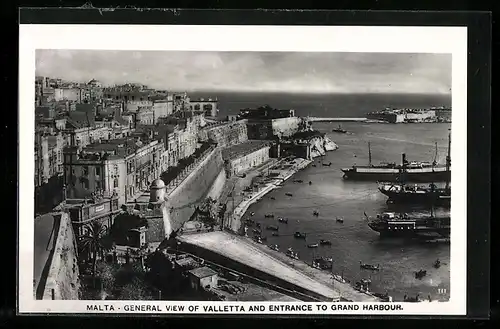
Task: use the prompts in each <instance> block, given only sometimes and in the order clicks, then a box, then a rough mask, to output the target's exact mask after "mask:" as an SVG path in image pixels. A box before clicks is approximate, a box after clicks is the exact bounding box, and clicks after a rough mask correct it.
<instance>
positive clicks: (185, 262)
mask: <svg viewBox="0 0 500 329" xmlns="http://www.w3.org/2000/svg"><path fill="white" fill-rule="evenodd" d="M175 264H177V265H178V266H180V267H191V268H195V267H198V266H199V265H200V264H199V263H198V262H197V261H196V260H195V259H193V258H192V257H185V258H181V259H176V260H175Z"/></svg>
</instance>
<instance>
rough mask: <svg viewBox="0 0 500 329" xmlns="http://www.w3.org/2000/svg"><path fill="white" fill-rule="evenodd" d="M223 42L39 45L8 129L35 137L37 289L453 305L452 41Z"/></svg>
mask: <svg viewBox="0 0 500 329" xmlns="http://www.w3.org/2000/svg"><path fill="white" fill-rule="evenodd" d="M177 28H179V27H177ZM221 28H222V27H221ZM424 32H425V33H427V34H428V31H424ZM424 32H422V35H425V33H424ZM186 33H187V34H188V33H189V32H186ZM207 33H208V34H210V33H211V32H210V31H208V32H207ZM458 35H460V34H458ZM202 37H203V35H202V33H195V32H193V34H192V39H191V41H192V42H193V40H194V42H196V40H197V39H200V38H202ZM364 37H368V36H366V35H365V36H364ZM64 38H65V37H64V36H63V37H62V39H63V40H64ZM220 38H221V41H219V44H222V43H227V44H228V46H227V47H226V48H225V49H221V50H217V49H199V50H193V49H191V48H189V49H184V50H183V49H182V46H179V47H178V49H170V50H169V49H151V48H148V49H141V48H137V49H135V48H134V47H133V45H132V44H130V43H129V44H127V47H125V48H121V49H118V48H115V49H113V48H107V49H99V47H98V46H96V45H97V43H96V44H95V45H94V46H93V44H92V40H91V39H90V38H89V40H91V41H89V43H88V44H89V45H90V46H88V47H86V46H82V47H79V48H72V47H71V42H70V45H69V46H68V47H64V46H63V47H56V46H53V47H50V45H54V44H55V42H54V41H52V42H49V44H48V47H40V48H36V47H35V48H36V49H34V50H33V55H32V57H33V58H34V72H31V74H32V77H31V81H34V85H33V84H31V85H28V87H29V88H32V89H31V92H32V95H30V96H28V97H31V98H28V100H31V101H30V104H27V102H25V104H27V105H26V106H25V107H24V108H23V109H22V111H31V113H29V115H26V118H31V119H30V120H31V123H29V124H28V123H27V122H23V121H21V123H20V124H21V125H23V124H26V126H28V127H32V128H33V129H32V132H31V133H32V134H33V136H34V148H33V150H34V154H32V153H27V155H26V159H28V155H30V154H31V155H30V156H31V159H33V160H34V162H32V164H30V165H29V166H30V167H29V168H32V173H29V172H25V173H24V174H23V176H26V177H25V178H24V180H25V181H26V182H28V180H29V181H31V182H33V181H32V180H31V178H30V177H32V176H30V175H34V176H33V177H34V186H33V189H31V191H33V192H34V195H33V197H34V198H33V200H34V203H33V215H32V217H31V218H33V219H29V218H23V219H21V221H23V222H27V223H28V224H27V225H31V227H32V228H30V231H29V232H33V240H30V239H31V238H30V239H29V240H26V241H27V242H26V245H27V247H26V248H27V249H26V250H29V248H32V251H31V255H28V256H27V257H28V258H27V261H28V260H29V259H31V262H32V265H30V266H26V271H24V270H23V268H21V269H20V272H28V269H29V270H30V271H29V272H31V273H24V274H23V275H25V276H29V275H32V277H33V280H32V281H33V284H32V299H33V301H35V303H36V302H51V301H54V302H56V301H66V300H72V301H76V300H78V301H85V304H84V305H85V306H82V307H81V309H79V311H78V312H101V313H102V312H103V311H115V312H122V311H128V312H139V311H141V312H146V313H148V312H150V313H161V312H164V313H169V311H172V310H173V311H178V310H177V309H175V308H180V310H181V311H182V310H183V308H184V307H186V308H187V307H188V306H183V305H189V304H184V303H185V302H200V303H202V304H200V305H208V306H200V311H203V312H205V313H210V312H217V310H218V309H219V308H220V307H222V306H220V305H224V304H219V303H217V302H239V304H235V305H241V307H243V308H244V307H245V305H247V304H246V302H251V303H260V302H273V303H272V304H270V305H271V306H269V307H270V309H269V308H268V311H270V312H273V313H280V312H283V313H286V312H292V313H293V312H297V311H300V310H302V309H303V305H307V303H311V302H313V303H325V302H326V303H328V304H327V305H328V310H329V311H331V310H334V311H335V309H336V306H335V305H337V304H338V305H339V306H338V308H337V309H338V310H340V311H342V310H349V311H353V310H359V311H360V312H361V310H362V308H361V307H360V306H358V307H357V308H356V307H354V306H355V305H362V304H358V303H375V304H378V305H388V306H381V307H387V309H391V307H392V310H398V309H399V310H402V308H401V306H400V305H405V306H404V307H406V305H410V306H408V307H413V305H418V306H420V305H423V304H426V305H427V304H429V303H432V304H431V305H433V306H430V307H428V308H426V310H427V311H429V310H430V312H438V311H436V309H439V308H440V307H442V308H443V312H452V311H450V310H451V307H448V306H446V305H447V304H449V303H450V296H453V298H456V301H458V302H459V303H462V301H463V300H465V296H462V295H463V294H464V293H465V292H464V288H463V285H464V284H465V283H463V282H462V281H463V280H464V275H465V271H466V268H465V255H464V256H463V258H462V259H461V260H459V259H458V258H457V256H456V255H457V254H458V255H459V256H458V257H460V255H461V250H464V249H463V248H464V245H465V243H466V241H459V240H460V239H463V238H462V237H463V236H464V234H465V233H464V232H465V227H466V219H465V213H462V214H460V213H461V212H463V211H462V208H460V207H461V206H460V204H459V205H457V206H456V208H454V207H455V205H454V206H453V207H452V200H455V195H457V198H459V200H460V201H459V202H463V200H465V197H464V193H465V191H462V192H460V191H458V192H456V191H457V190H456V189H454V190H453V193H452V186H460V187H463V186H464V184H465V183H464V182H460V181H459V180H460V179H462V180H465V177H464V176H463V175H464V174H463V172H464V170H465V162H464V161H465V160H464V159H465V155H464V154H461V155H460V153H463V150H465V138H464V137H463V135H464V134H463V133H461V131H455V129H464V130H465V128H466V127H465V126H464V124H465V121H464V118H465V117H466V108H465V104H464V103H461V104H460V103H459V102H463V98H459V97H461V96H457V98H454V97H455V95H454V93H455V89H456V87H457V86H458V88H460V86H461V83H463V84H464V86H462V87H461V88H465V82H463V81H465V78H464V77H462V76H459V77H458V78H457V77H456V75H457V73H456V72H454V70H455V68H456V66H457V65H456V57H454V56H455V55H452V50H449V51H443V50H441V51H440V50H439V49H443V48H444V47H440V46H439V45H436V46H435V47H434V49H435V50H433V49H432V47H427V48H429V50H427V49H426V48H425V47H422V49H421V50H418V49H417V48H416V47H413V48H412V49H408V48H406V49H403V48H404V45H400V46H401V47H402V50H401V51H397V50H392V49H397V46H394V47H392V49H391V48H388V49H387V50H384V49H383V45H384V43H383V41H381V42H380V45H379V47H378V48H376V49H375V48H373V49H371V50H370V47H374V46H373V44H369V45H366V44H365V45H364V49H365V50H363V46H361V45H363V44H362V42H361V41H356V40H355V39H356V38H353V42H358V45H357V46H354V47H353V49H352V50H349V49H348V48H347V46H346V45H343V46H342V47H340V48H339V50H338V51H335V50H314V49H312V50H311V51H308V48H307V47H305V48H302V47H300V46H299V45H296V49H295V50H292V49H291V48H290V47H284V48H285V49H283V50H278V49H276V48H275V49H269V50H266V49H251V48H250V47H252V45H254V44H257V43H259V40H258V38H257V39H256V40H254V41H252V42H250V44H249V45H247V48H249V49H246V50H245V49H241V48H238V47H237V46H236V47H235V48H237V49H235V50H231V49H230V46H229V45H230V44H231V43H230V42H228V41H227V40H226V41H224V38H225V37H224V36H222V35H220ZM227 38H231V36H229V37H227ZM394 38H398V36H394ZM341 39H342V40H346V39H345V38H341ZM382 39H384V38H382ZM386 39H391V38H390V37H386ZM384 40H385V39H384ZM419 40H422V38H421V39H419ZM94 41H95V40H94ZM285 41H287V40H285ZM285 41H283V42H285ZM157 42H158V41H157ZM289 42H291V41H289ZM317 42H318V43H320V41H317ZM450 42H451V41H450ZM115 43H116V42H115ZM394 43H396V44H397V42H394ZM402 43H404V42H402ZM424 43H426V42H424ZM428 43H429V42H428V41H427V44H428ZM455 43H457V42H455ZM458 43H460V42H458ZM62 44H63V45H64V42H63V43H62ZM111 44H113V43H111ZM266 44H268V43H266ZM158 48H160V47H158ZM436 49H437V50H436ZM460 55H461V54H460ZM462 70H463V72H465V68H463V69H462ZM464 74H465V73H464ZM453 79H458V80H459V82H458V83H457V82H453V83H452V81H455V80H453ZM452 85H453V88H452ZM28 87H27V88H26V89H27V90H29V88H28ZM462 92H463V91H462ZM452 99H453V102H452ZM456 99H458V104H459V105H458V107H459V108H458V109H457V108H456V107H455V104H457V101H456ZM452 103H453V107H452ZM29 106H31V109H30V108H29ZM457 111H460V112H457ZM452 114H453V115H452ZM452 117H453V118H454V119H455V118H457V121H460V122H458V125H457V123H455V120H453V122H452ZM26 121H27V120H26ZM32 125H33V126H32ZM452 125H453V129H452ZM457 127H458V128H457ZM30 129H31V128H30ZM461 135H462V136H461ZM452 137H453V138H452ZM457 143H461V144H457ZM30 152H32V151H31V150H30ZM456 157H457V158H456ZM452 159H453V160H454V162H453V164H454V167H453V170H454V172H455V170H461V174H460V175H462V177H461V176H459V174H454V175H453V176H452V174H451V173H452V166H451V164H452ZM33 160H31V161H33ZM26 161H28V160H26ZM31 166H33V167H31ZM459 166H460V167H459ZM455 168H458V169H455ZM452 177H453V179H452ZM456 177H458V179H455V178H456ZM455 193H457V194H455ZM452 194H453V199H452V197H451V196H452ZM454 202H455V201H454ZM452 208H453V209H455V210H454V213H453V216H451V209H452ZM26 211H27V210H26ZM457 213H458V215H457ZM459 216H462V217H459ZM451 217H453V224H452V223H451V222H452V221H451ZM455 217H456V218H455ZM452 226H453V229H452ZM452 231H453V234H451V232H452ZM21 233H22V229H21ZM30 234H31V233H30ZM455 238H456V239H455ZM20 239H21V238H20ZM20 241H21V240H20ZM28 241H29V243H28ZM20 243H23V245H24V242H22V241H21V242H20ZM28 244H29V245H28ZM455 246H456V248H458V249H455V251H452V249H453V248H455ZM21 249H22V248H21ZM21 251H22V250H21ZM26 252H27V253H28V254H29V252H28V251H26ZM29 257H31V258H29ZM455 262H456V263H455ZM452 264H453V266H452ZM455 264H458V265H455ZM31 266H32V271H31ZM454 266H458V270H455V269H456V267H454ZM453 271H455V272H453ZM454 276H458V279H455V277H454ZM454 281H456V282H460V283H458V284H454ZM20 284H22V283H20ZM455 287H457V288H456V290H454V288H455ZM26 289H27V288H26ZM26 291H27V290H26ZM24 298H31V296H25V297H24ZM111 301H134V302H144V303H143V304H140V303H138V304H130V303H128V304H127V305H125V304H112V303H111ZM165 302H169V304H165ZM304 302H307V303H304ZM332 302H333V303H332ZM345 302H351V303H347V304H345ZM203 303H205V304H203ZM382 303H383V304H382ZM47 305H49V304H47ZM57 305H63V304H57ZM165 305H170V306H165ZM193 305H194V304H193ZM225 305H227V304H225ZM272 305H275V306H272ZM330 305H332V306H330ZM343 305H344V306H343ZM349 305H352V306H349ZM30 307H31V308H32V309H34V308H37V307H35V306H30ZM47 307H48V306H47ZM58 307H59V306H58ZM61 307H62V306H61ZM193 307H194V306H193ZM207 307H208V308H207ZM231 307H236V308H237V307H239V306H231ZM266 307H267V306H266ZM273 307H274V309H272V308H273ZM325 307H326V306H325ZM377 307H378V306H375V308H374V310H377ZM37 309H38V308H37ZM433 309H434V311H433ZM445 309H446V311H445ZM459 309H460V307H459ZM241 310H243V309H241ZM241 310H240V311H241ZM257 310H259V309H257ZM319 310H321V308H319V307H318V309H316V307H314V308H313V309H312V311H313V312H316V311H319ZM371 310H373V309H371ZM412 310H414V309H412ZM231 311H232V310H231ZM244 311H249V310H248V307H247V308H246V309H244ZM250 311H251V306H250ZM427 311H423V312H424V313H425V312H427ZM65 312H69V311H68V310H65Z"/></svg>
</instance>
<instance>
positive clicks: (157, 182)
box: [151, 179, 165, 189]
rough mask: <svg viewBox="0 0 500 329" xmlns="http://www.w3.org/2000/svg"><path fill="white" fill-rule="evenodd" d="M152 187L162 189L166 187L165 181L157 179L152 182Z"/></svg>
mask: <svg viewBox="0 0 500 329" xmlns="http://www.w3.org/2000/svg"><path fill="white" fill-rule="evenodd" d="M151 188H152V189H160V188H165V183H164V182H163V181H162V180H161V179H155V180H154V181H153V182H152V183H151Z"/></svg>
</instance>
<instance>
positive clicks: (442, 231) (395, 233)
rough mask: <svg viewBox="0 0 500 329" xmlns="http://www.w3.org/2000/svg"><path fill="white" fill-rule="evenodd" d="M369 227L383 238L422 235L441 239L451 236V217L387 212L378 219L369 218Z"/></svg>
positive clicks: (379, 215)
mask: <svg viewBox="0 0 500 329" xmlns="http://www.w3.org/2000/svg"><path fill="white" fill-rule="evenodd" d="M365 217H366V218H367V220H368V226H369V227H370V228H371V229H372V230H374V231H376V232H378V233H380V236H381V237H418V236H419V235H420V234H429V233H433V234H437V235H439V236H441V237H449V236H450V216H443V217H435V216H434V215H433V214H431V216H425V217H424V216H409V215H408V214H396V213H394V212H385V213H382V214H378V215H377V217H376V218H374V219H372V218H369V217H368V216H367V215H366V213H365Z"/></svg>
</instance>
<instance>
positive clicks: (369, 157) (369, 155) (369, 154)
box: [368, 142, 372, 167]
mask: <svg viewBox="0 0 500 329" xmlns="http://www.w3.org/2000/svg"><path fill="white" fill-rule="evenodd" d="M368 165H369V166H370V167H371V166H372V150H371V147H370V142H368Z"/></svg>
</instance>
